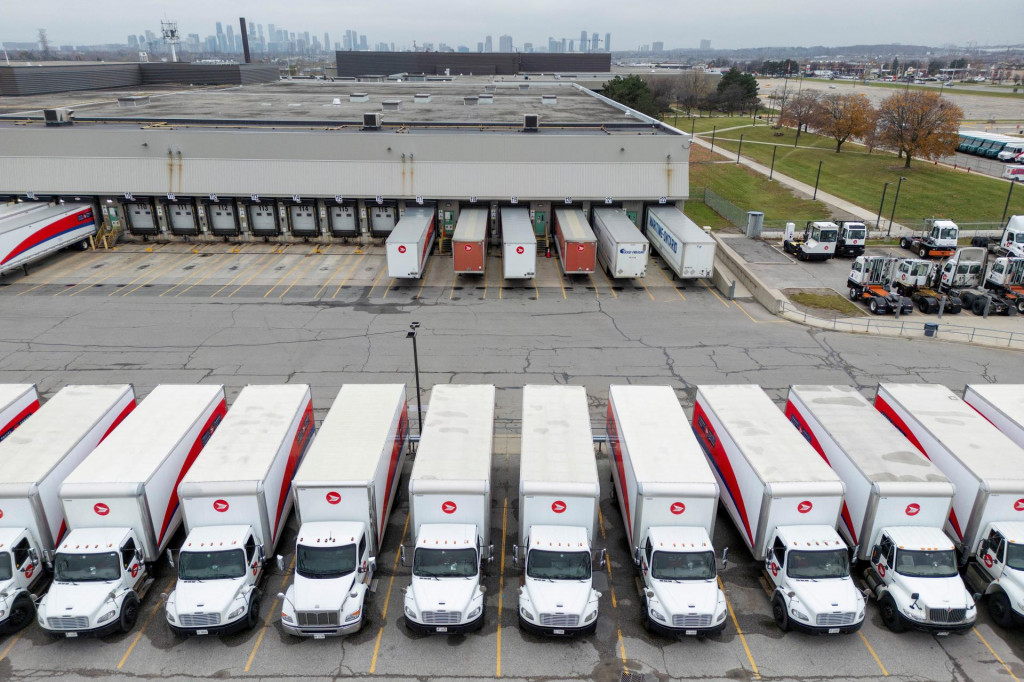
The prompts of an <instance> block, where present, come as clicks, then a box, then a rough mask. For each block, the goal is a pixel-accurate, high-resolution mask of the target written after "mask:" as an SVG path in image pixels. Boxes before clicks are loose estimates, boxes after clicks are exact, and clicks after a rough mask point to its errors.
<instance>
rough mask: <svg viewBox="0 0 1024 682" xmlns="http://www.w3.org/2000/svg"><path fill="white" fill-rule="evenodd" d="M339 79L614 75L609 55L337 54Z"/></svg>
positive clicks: (490, 53) (494, 53)
mask: <svg viewBox="0 0 1024 682" xmlns="http://www.w3.org/2000/svg"><path fill="white" fill-rule="evenodd" d="M336 54H337V57H336V59H337V64H338V75H339V76H365V75H370V74H374V75H385V76H386V75H389V74H393V73H427V74H443V73H444V71H445V69H450V70H451V73H452V74H453V75H458V74H468V73H473V74H495V75H513V74H516V73H520V72H522V71H529V72H537V71H547V72H552V71H587V72H596V73H606V72H609V71H611V64H612V58H611V55H610V54H523V53H521V52H514V53H501V52H488V53H483V54H481V53H465V52H343V51H341V52H337V53H336Z"/></svg>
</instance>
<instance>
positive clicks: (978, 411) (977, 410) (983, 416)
mask: <svg viewBox="0 0 1024 682" xmlns="http://www.w3.org/2000/svg"><path fill="white" fill-rule="evenodd" d="M964 402H965V403H967V401H966V400H965V401H964ZM967 405H968V406H969V407H970V408H971V409H972V410H974V411H975V412H977V413H978V414H980V415H981V417H982V419H984V420H985V421H987V422H988V423H989V424H992V420H991V419H989V418H988V417H986V416H985V415H984V413H982V411H981V410H979V409H978V408H977V407H975V406H974V405H971V404H970V403H967ZM992 426H995V424H992ZM996 428H999V427H996Z"/></svg>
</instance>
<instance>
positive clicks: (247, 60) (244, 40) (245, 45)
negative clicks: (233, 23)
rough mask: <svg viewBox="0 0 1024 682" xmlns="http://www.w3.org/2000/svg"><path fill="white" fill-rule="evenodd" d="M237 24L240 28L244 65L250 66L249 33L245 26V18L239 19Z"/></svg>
mask: <svg viewBox="0 0 1024 682" xmlns="http://www.w3.org/2000/svg"><path fill="white" fill-rule="evenodd" d="M238 23H239V24H241V27H242V52H244V53H245V63H246V64H252V58H251V57H250V56H249V31H248V29H247V28H246V26H245V17H239V18H238Z"/></svg>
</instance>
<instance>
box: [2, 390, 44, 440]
mask: <svg viewBox="0 0 1024 682" xmlns="http://www.w3.org/2000/svg"><path fill="white" fill-rule="evenodd" d="M38 409H39V394H38V393H36V385H35V384H0V441H3V440H4V439H5V438H7V436H9V435H11V433H12V432H13V431H14V429H16V428H18V426H20V425H21V423H22V422H24V421H25V420H26V419H28V418H29V417H31V416H32V414H33V413H34V412H35V411H36V410H38Z"/></svg>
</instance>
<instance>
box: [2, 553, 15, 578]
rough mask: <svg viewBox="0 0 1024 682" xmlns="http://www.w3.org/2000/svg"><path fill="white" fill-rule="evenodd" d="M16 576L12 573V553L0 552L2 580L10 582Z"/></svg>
mask: <svg viewBox="0 0 1024 682" xmlns="http://www.w3.org/2000/svg"><path fill="white" fill-rule="evenodd" d="M13 576H14V573H12V572H11V553H10V552H0V580H10V579H11V578H12V577H13Z"/></svg>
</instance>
